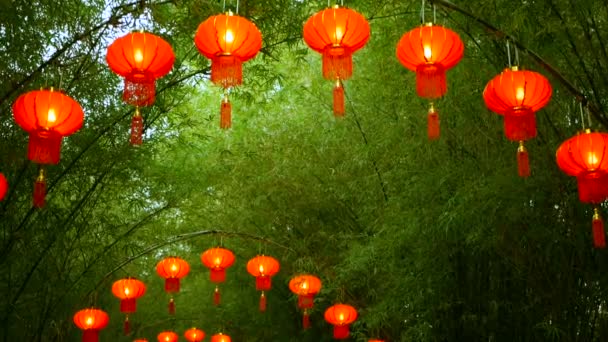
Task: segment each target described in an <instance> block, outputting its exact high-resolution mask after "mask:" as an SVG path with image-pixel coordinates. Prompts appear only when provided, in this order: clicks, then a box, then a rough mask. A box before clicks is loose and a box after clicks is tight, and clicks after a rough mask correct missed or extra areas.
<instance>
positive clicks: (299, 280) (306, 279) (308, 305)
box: [289, 274, 321, 329]
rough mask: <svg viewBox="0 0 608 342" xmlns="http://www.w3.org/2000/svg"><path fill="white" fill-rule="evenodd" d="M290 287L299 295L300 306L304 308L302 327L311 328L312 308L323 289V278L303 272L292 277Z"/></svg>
mask: <svg viewBox="0 0 608 342" xmlns="http://www.w3.org/2000/svg"><path fill="white" fill-rule="evenodd" d="M289 289H290V290H291V292H293V293H295V294H296V295H298V307H299V308H300V309H302V310H304V314H303V316H302V327H303V328H304V329H308V328H310V309H312V308H313V306H314V299H315V296H316V295H317V293H319V291H321V279H319V278H317V277H315V276H314V275H310V274H302V275H298V276H295V277H293V278H291V280H290V281H289Z"/></svg>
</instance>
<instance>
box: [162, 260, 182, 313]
mask: <svg viewBox="0 0 608 342" xmlns="http://www.w3.org/2000/svg"><path fill="white" fill-rule="evenodd" d="M189 272H190V265H189V264H188V262H187V261H186V260H184V259H181V258H178V257H168V258H165V259H163V260H161V261H160V262H159V263H158V264H157V265H156V273H158V275H159V276H161V277H162V278H164V279H165V292H167V293H169V294H170V295H171V299H169V313H170V314H175V301H174V300H173V293H177V292H179V289H180V279H181V278H183V277H185V276H187V275H188V273H189Z"/></svg>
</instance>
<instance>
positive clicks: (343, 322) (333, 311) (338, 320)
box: [325, 304, 357, 340]
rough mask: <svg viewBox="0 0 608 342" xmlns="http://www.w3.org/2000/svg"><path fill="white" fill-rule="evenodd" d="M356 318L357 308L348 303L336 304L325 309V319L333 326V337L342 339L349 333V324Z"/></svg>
mask: <svg viewBox="0 0 608 342" xmlns="http://www.w3.org/2000/svg"><path fill="white" fill-rule="evenodd" d="M356 319H357V310H355V308H353V307H352V306H350V305H346V304H336V305H334V306H331V307H330V308H329V309H327V310H325V320H326V321H327V322H328V323H329V324H332V325H333V326H334V338H335V339H337V340H342V339H346V338H348V336H349V335H350V330H349V325H350V324H351V323H352V322H354V321H355V320H356Z"/></svg>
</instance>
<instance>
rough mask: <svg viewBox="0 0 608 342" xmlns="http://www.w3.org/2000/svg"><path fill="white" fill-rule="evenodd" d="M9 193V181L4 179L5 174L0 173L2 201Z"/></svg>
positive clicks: (0, 198)
mask: <svg viewBox="0 0 608 342" xmlns="http://www.w3.org/2000/svg"><path fill="white" fill-rule="evenodd" d="M7 191H8V181H7V180H6V177H4V174H2V173H0V201H2V200H3V199H4V196H6V193H7Z"/></svg>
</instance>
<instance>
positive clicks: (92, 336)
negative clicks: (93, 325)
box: [82, 329, 99, 342]
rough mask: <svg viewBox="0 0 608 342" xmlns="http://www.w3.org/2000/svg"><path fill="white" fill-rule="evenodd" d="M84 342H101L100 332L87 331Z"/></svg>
mask: <svg viewBox="0 0 608 342" xmlns="http://www.w3.org/2000/svg"><path fill="white" fill-rule="evenodd" d="M82 342H99V330H95V329H87V330H85V331H83V332H82Z"/></svg>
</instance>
